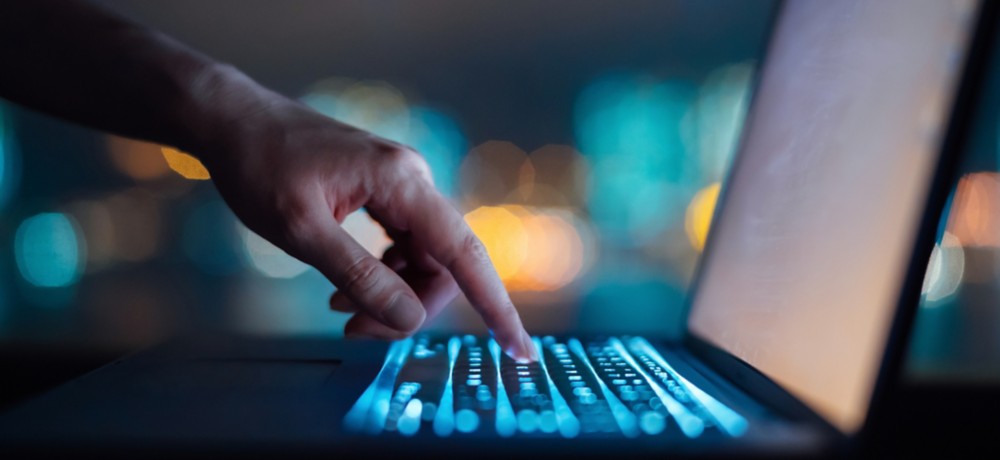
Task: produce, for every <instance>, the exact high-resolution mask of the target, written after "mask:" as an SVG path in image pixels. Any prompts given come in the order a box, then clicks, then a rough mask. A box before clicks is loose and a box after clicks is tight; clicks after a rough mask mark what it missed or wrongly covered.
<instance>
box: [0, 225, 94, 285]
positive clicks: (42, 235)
mask: <svg viewBox="0 0 1000 460" xmlns="http://www.w3.org/2000/svg"><path fill="white" fill-rule="evenodd" d="M84 250H85V245H84V242H83V241H82V240H81V238H80V234H79V231H78V230H77V228H76V226H75V225H74V224H73V222H72V221H71V220H70V218H69V217H67V216H66V215H65V214H61V213H42V214H38V215H35V216H32V217H30V218H28V219H26V220H25V221H24V222H22V223H21V225H20V226H19V227H18V229H17V233H16V234H15V237H14V255H15V259H16V261H17V268H18V270H19V271H20V272H21V276H22V277H24V279H25V281H27V282H28V283H31V284H32V285H34V286H38V287H44V288H56V287H65V286H70V285H72V284H74V283H76V282H77V281H78V280H79V279H80V274H81V272H82V270H83V261H84V259H85V257H84V255H83V253H84Z"/></svg>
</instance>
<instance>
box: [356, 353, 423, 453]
mask: <svg viewBox="0 0 1000 460" xmlns="http://www.w3.org/2000/svg"><path fill="white" fill-rule="evenodd" d="M411 348H413V339H412V338H409V339H405V340H400V341H398V342H393V344H392V345H390V346H389V352H388V353H386V355H385V362H384V363H382V369H381V370H379V372H378V375H376V376H375V380H374V381H373V382H372V384H371V385H370V386H369V387H368V388H367V389H366V390H365V392H364V393H363V394H362V395H361V398H359V399H358V401H357V402H355V403H354V407H352V408H351V410H350V411H348V412H347V415H346V416H345V417H344V424H345V426H346V428H347V429H348V430H351V431H365V432H368V433H370V434H378V433H380V432H381V431H382V430H383V429H384V428H385V419H386V417H387V416H388V414H389V399H390V398H392V388H393V386H394V385H395V383H396V376H397V375H398V374H399V371H400V369H402V368H403V363H405V362H406V356H407V355H409V354H410V349H411Z"/></svg>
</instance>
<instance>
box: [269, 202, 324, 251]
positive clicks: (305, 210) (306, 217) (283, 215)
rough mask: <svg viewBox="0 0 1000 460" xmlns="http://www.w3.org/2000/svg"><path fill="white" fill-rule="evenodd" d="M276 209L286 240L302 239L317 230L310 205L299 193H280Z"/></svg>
mask: <svg viewBox="0 0 1000 460" xmlns="http://www.w3.org/2000/svg"><path fill="white" fill-rule="evenodd" d="M275 210H276V211H277V213H278V216H279V217H280V222H281V224H280V226H281V230H282V234H283V235H282V236H283V237H284V238H285V240H286V241H290V242H293V241H302V240H306V239H308V238H309V237H310V234H312V233H313V232H314V231H315V226H314V225H313V222H312V218H311V216H310V212H309V206H308V205H307V204H306V202H305V200H303V199H301V198H299V197H298V196H297V195H287V194H285V195H278V196H277V197H276V198H275Z"/></svg>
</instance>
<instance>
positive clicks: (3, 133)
mask: <svg viewBox="0 0 1000 460" xmlns="http://www.w3.org/2000/svg"><path fill="white" fill-rule="evenodd" d="M19 179H20V157H19V156H18V154H17V149H16V148H15V145H14V133H13V130H12V129H11V126H10V123H9V118H8V112H7V111H6V110H5V109H4V107H3V104H0V209H3V208H4V206H5V205H6V204H7V202H8V201H10V198H11V196H12V195H13V194H14V189H15V188H17V182H18V180H19Z"/></svg>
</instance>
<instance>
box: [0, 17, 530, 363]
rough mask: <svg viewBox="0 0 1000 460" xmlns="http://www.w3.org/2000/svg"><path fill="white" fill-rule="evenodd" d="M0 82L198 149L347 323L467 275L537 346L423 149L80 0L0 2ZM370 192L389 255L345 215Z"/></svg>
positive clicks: (434, 303)
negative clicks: (331, 288)
mask: <svg viewBox="0 0 1000 460" xmlns="http://www.w3.org/2000/svg"><path fill="white" fill-rule="evenodd" d="M0 62H3V63H4V66H3V70H0V97H4V98H6V99H9V100H11V101H14V102H16V103H19V104H22V105H24V106H26V107H30V108H33V109H36V110H39V111H43V112H46V113H50V114H52V115H55V116H58V117H61V118H64V119H67V120H70V121H73V122H77V123H81V124H84V125H88V126H91V127H94V128H98V129H102V130H106V131H111V132H115V133H118V134H121V135H124V136H129V137H136V138H141V139H147V140H151V141H155V142H159V143H163V144H167V145H173V146H177V147H180V148H182V149H184V150H186V151H189V152H191V153H192V154H194V155H197V156H198V157H199V158H200V159H201V160H202V162H204V163H205V166H206V167H207V168H208V169H209V171H210V172H211V174H212V179H213V181H214V182H215V185H216V187H218V189H219V192H220V193H221V194H222V196H223V198H225V200H226V202H227V203H228V204H229V205H230V207H232V208H233V210H234V212H235V213H236V215H237V216H239V218H240V219H241V220H242V221H243V222H244V223H245V224H246V225H247V226H248V227H249V228H250V229H252V230H254V231H255V232H257V233H258V234H260V235H261V236H263V237H264V238H267V239H268V240H270V241H271V242H273V243H274V244H276V245H277V246H279V247H281V248H282V249H284V250H285V251H287V252H288V253H289V254H291V255H293V256H295V257H297V258H299V259H301V260H303V261H305V262H307V263H309V264H311V265H313V266H315V267H316V268H317V269H319V270H320V271H321V272H322V273H323V274H324V275H325V276H326V277H327V278H328V279H329V280H330V281H331V282H332V283H333V284H334V285H336V286H337V287H338V288H339V290H338V293H337V294H336V295H335V296H334V297H333V298H332V299H331V307H332V308H334V309H337V310H342V311H350V312H354V316H353V317H352V318H351V320H350V321H348V324H347V326H346V328H345V333H346V334H348V335H364V336H376V337H382V338H400V337H404V336H406V335H409V334H411V333H412V332H413V331H415V330H417V329H418V328H419V327H420V326H421V325H422V324H423V323H424V322H425V321H426V319H427V318H429V317H431V316H433V315H435V314H437V313H438V312H440V310H441V309H442V308H443V307H444V306H445V305H446V304H447V303H448V302H449V301H450V300H451V299H452V298H453V297H454V296H455V295H456V294H457V293H458V289H459V288H461V290H462V291H464V292H465V294H466V296H467V297H468V298H469V300H470V301H471V302H472V304H473V305H474V306H475V307H476V309H477V310H478V311H479V312H480V314H481V315H482V316H483V319H484V321H485V322H486V324H487V325H488V326H489V327H490V328H492V329H493V331H494V334H495V336H496V338H497V341H498V342H499V343H500V345H501V346H502V347H503V348H504V350H506V351H507V353H508V354H510V355H511V356H513V357H515V358H518V359H522V360H527V359H534V358H537V356H536V354H535V350H534V347H533V346H532V344H531V340H530V338H529V336H528V334H527V332H525V331H524V328H523V326H522V324H521V320H520V317H519V316H518V314H517V311H516V309H515V308H514V306H513V304H512V303H511V301H510V298H509V297H508V295H507V292H506V290H505V289H504V287H503V285H502V284H501V282H500V280H499V278H498V277H497V275H496V272H495V270H494V269H493V266H492V265H491V264H490V261H489V258H488V257H487V255H486V252H485V250H484V249H483V246H482V244H481V243H480V242H479V240H478V239H477V238H476V237H475V235H474V234H473V233H472V231H471V230H470V229H469V228H468V226H467V225H466V224H465V222H464V221H463V220H462V217H461V215H460V214H459V213H458V212H457V211H456V210H455V208H454V207H452V206H451V204H450V203H448V201H447V200H446V199H444V198H443V197H442V196H441V195H440V194H439V193H438V192H437V190H436V189H435V188H434V186H433V184H432V183H431V180H430V174H429V171H428V169H427V164H426V162H424V160H423V158H422V157H421V156H420V155H419V154H417V153H416V152H414V151H412V150H410V149H408V148H407V147H404V146H402V145H399V144H396V143H394V142H391V141H388V140H386V139H382V138H380V137H378V136H375V135H373V134H370V133H367V132H365V131H362V130H358V129H356V128H353V127H351V126H347V125H344V124H342V123H338V122H337V121H335V120H332V119H329V118H326V117H324V116H322V115H319V114H318V113H316V112H314V111H312V110H311V109H309V108H307V107H305V106H303V105H301V104H299V103H298V102H296V101H293V100H290V99H288V98H285V97H283V96H281V95H279V94H277V93H274V92H272V91H270V90H268V89H266V88H264V87H262V86H260V85H258V84H257V83H255V82H254V81H252V80H251V79H249V78H248V77H246V76H245V75H243V74H242V73H241V72H239V71H238V70H236V69H235V68H233V67H231V66H227V65H224V64H220V63H217V62H215V61H213V60H212V59H210V58H208V57H207V56H204V55H202V54H200V53H198V52H195V51H193V50H191V49H189V48H187V47H185V46H184V45H182V44H180V43H178V42H176V41H174V40H172V39H170V38H169V37H167V36H165V35H163V34H161V33H158V32H156V31H152V30H149V29H147V28H144V27H142V26H139V25H137V24H134V23H132V22H129V21H128V20H126V19H124V18H122V17H120V16H118V15H116V14H114V13H113V12H109V11H107V10H105V9H102V8H100V7H97V6H95V5H92V4H89V3H86V2H84V1H79V0H31V1H5V2H0ZM361 207H364V208H366V209H367V210H368V211H369V213H370V214H371V215H372V216H373V217H374V218H375V219H377V220H378V221H379V223H380V224H382V226H383V227H385V229H386V231H387V232H388V233H389V235H390V237H392V238H393V240H394V243H395V244H394V246H393V247H392V248H391V249H390V250H389V251H387V252H386V254H385V255H383V258H382V260H378V259H375V258H374V257H372V256H371V255H370V254H368V253H367V251H365V250H364V249H363V248H362V247H361V246H360V245H359V244H358V243H357V242H356V241H354V240H353V239H352V238H351V236H350V235H348V234H347V232H345V231H344V230H343V229H342V228H341V227H340V222H342V221H343V219H344V218H345V217H346V216H347V215H348V214H349V213H351V212H353V211H355V210H357V209H358V208H361Z"/></svg>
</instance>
